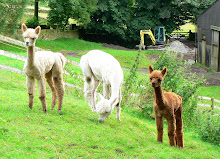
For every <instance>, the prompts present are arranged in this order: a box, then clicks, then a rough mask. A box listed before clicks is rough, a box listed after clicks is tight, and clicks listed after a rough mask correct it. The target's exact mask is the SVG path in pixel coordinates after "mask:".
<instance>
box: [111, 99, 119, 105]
mask: <svg viewBox="0 0 220 159" xmlns="http://www.w3.org/2000/svg"><path fill="white" fill-rule="evenodd" d="M116 100H117V97H116V98H115V99H114V100H112V101H111V103H110V104H111V105H113V104H114V103H115V102H116Z"/></svg>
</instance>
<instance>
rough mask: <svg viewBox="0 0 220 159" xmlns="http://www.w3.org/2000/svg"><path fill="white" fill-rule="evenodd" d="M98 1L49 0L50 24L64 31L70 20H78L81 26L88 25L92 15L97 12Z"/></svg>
mask: <svg viewBox="0 0 220 159" xmlns="http://www.w3.org/2000/svg"><path fill="white" fill-rule="evenodd" d="M96 6H97V0H49V7H50V8H51V10H50V12H49V18H48V22H49V24H50V25H51V26H54V25H57V26H58V27H59V28H61V29H64V28H65V27H66V26H67V25H68V24H69V18H72V19H75V20H77V22H78V23H79V25H85V24H88V23H89V21H90V14H91V13H92V12H94V11H95V10H96Z"/></svg>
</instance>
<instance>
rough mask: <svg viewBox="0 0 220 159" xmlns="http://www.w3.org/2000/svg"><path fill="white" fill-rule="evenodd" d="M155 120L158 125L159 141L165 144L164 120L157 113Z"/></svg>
mask: <svg viewBox="0 0 220 159" xmlns="http://www.w3.org/2000/svg"><path fill="white" fill-rule="evenodd" d="M155 120H156V125H157V141H158V142H163V118H162V116H161V115H159V114H157V113H156V112H155Z"/></svg>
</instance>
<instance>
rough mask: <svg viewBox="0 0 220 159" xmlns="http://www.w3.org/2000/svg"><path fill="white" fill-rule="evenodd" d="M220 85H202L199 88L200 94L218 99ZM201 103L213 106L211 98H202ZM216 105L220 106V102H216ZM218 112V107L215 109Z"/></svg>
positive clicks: (219, 98)
mask: <svg viewBox="0 0 220 159" xmlns="http://www.w3.org/2000/svg"><path fill="white" fill-rule="evenodd" d="M219 92H220V87H218V86H212V87H200V88H199V89H198V94H199V95H200V96H205V97H210V98H215V99H217V100H220V93H219ZM199 103H202V104H209V105H210V107H211V104H212V102H211V101H210V100H205V99H203V100H200V101H199ZM214 105H215V106H218V107H220V103H216V102H215V103H214ZM215 110H216V111H217V112H219V110H218V109H215Z"/></svg>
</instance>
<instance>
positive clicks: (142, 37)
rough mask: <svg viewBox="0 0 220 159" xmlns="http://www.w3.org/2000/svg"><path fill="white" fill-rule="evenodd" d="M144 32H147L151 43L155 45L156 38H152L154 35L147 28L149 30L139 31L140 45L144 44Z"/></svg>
mask: <svg viewBox="0 0 220 159" xmlns="http://www.w3.org/2000/svg"><path fill="white" fill-rule="evenodd" d="M145 34H148V35H149V36H150V38H151V40H152V42H153V44H154V45H155V44H156V40H155V38H154V35H153V33H152V31H151V30H150V29H149V30H141V31H140V37H141V47H143V46H144V35H145Z"/></svg>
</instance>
